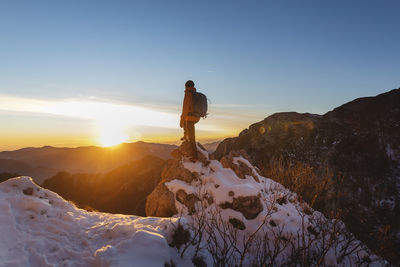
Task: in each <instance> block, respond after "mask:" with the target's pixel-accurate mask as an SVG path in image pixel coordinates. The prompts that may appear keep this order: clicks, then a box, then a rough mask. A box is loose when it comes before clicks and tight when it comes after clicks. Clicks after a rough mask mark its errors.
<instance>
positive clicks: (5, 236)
mask: <svg viewBox="0 0 400 267" xmlns="http://www.w3.org/2000/svg"><path fill="white" fill-rule="evenodd" d="M28 188H32V189H33V190H32V192H31V193H32V195H29V189H28ZM27 189H28V190H27ZM23 190H26V192H27V193H28V194H27V195H26V194H24V192H23ZM0 209H1V213H0V226H1V227H0V236H1V242H0V265H1V266H161V265H162V264H163V263H164V262H169V261H170V260H171V259H173V260H174V261H175V262H179V259H178V256H177V255H176V251H175V250H174V249H173V248H171V247H169V245H168V242H167V237H168V234H169V232H170V231H171V222H174V221H176V219H174V218H164V219H163V218H151V217H147V218H146V217H138V216H126V215H114V214H107V213H100V212H87V211H85V210H82V209H78V208H76V207H75V206H74V205H73V204H72V203H70V202H67V201H65V200H64V199H62V198H61V197H60V196H58V195H57V194H55V193H53V192H51V191H49V190H46V189H43V188H41V187H39V186H37V185H36V184H34V182H33V180H32V179H31V178H30V177H17V178H13V179H10V180H8V181H5V182H3V183H1V184H0ZM160 264H161V265H160Z"/></svg>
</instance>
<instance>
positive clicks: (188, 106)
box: [180, 80, 200, 162]
mask: <svg viewBox="0 0 400 267" xmlns="http://www.w3.org/2000/svg"><path fill="white" fill-rule="evenodd" d="M195 93H196V88H195V87H194V82H193V81H191V80H189V81H187V82H186V83H185V98H184V99H183V108H182V115H181V121H180V127H181V128H183V137H182V138H181V140H182V141H189V143H190V148H191V154H192V155H191V158H190V160H191V161H193V162H195V161H197V160H198V156H197V147H196V136H195V128H194V125H195V124H196V123H197V122H198V121H199V120H200V116H197V114H195V113H194V100H193V95H194V94H195Z"/></svg>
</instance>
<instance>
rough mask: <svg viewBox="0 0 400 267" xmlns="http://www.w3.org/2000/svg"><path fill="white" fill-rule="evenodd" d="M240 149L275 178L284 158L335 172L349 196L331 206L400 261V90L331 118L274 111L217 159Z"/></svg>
mask: <svg viewBox="0 0 400 267" xmlns="http://www.w3.org/2000/svg"><path fill="white" fill-rule="evenodd" d="M239 150H242V151H245V152H246V153H247V154H248V155H249V156H250V159H251V161H252V162H253V163H254V164H255V165H256V166H257V167H258V168H259V169H260V170H261V172H262V174H263V175H264V176H267V177H269V176H268V174H269V173H270V172H271V168H273V164H272V163H274V162H276V161H279V160H282V159H283V160H284V161H285V164H286V165H285V166H294V165H295V164H297V163H301V164H305V165H306V166H309V167H310V168H311V169H312V170H313V171H314V172H315V173H317V175H319V174H321V173H322V172H323V171H325V170H326V169H329V170H330V171H332V172H333V177H334V179H336V180H335V181H334V182H333V185H332V186H331V188H329V190H330V191H329V192H333V191H337V192H340V193H341V195H342V196H345V197H343V198H342V199H336V200H335V201H337V203H325V205H326V207H327V206H329V205H331V207H330V208H331V211H332V209H333V211H337V210H339V209H343V210H344V211H345V212H346V214H347V215H346V218H344V219H345V222H346V224H347V225H348V226H349V227H350V229H351V230H352V231H353V232H354V233H356V234H357V236H358V237H359V238H360V239H361V240H363V241H365V242H366V243H367V244H368V245H369V246H371V247H374V249H375V250H379V249H381V248H380V246H388V248H387V251H390V252H391V253H392V255H390V256H388V255H386V256H387V257H391V258H392V260H393V261H395V262H400V258H399V255H398V253H397V252H398V249H400V88H399V89H393V90H391V91H389V92H386V93H383V94H380V95H377V96H375V97H363V98H358V99H355V100H353V101H351V102H348V103H346V104H344V105H342V106H340V107H337V108H335V109H334V110H332V111H330V112H327V113H326V114H324V115H315V114H310V113H303V114H300V113H296V112H285V113H276V114H273V115H271V116H269V117H267V118H265V119H264V120H263V121H260V122H257V123H255V124H252V125H250V127H249V128H248V129H245V130H243V131H242V132H241V133H240V134H239V136H237V137H235V138H228V139H225V140H224V141H223V142H221V144H220V145H219V146H218V148H217V149H216V151H215V152H214V154H213V156H214V157H215V158H217V159H221V158H222V157H223V156H224V155H227V154H229V153H230V152H231V151H239ZM340 177H344V180H343V181H342V182H341V180H340ZM271 178H272V179H274V177H272V176H271ZM329 192H328V193H329ZM332 202H333V201H332ZM384 236H385V237H384ZM381 239H382V240H381ZM384 239H385V240H384ZM387 251H386V252H387ZM396 251H397V252H396Z"/></svg>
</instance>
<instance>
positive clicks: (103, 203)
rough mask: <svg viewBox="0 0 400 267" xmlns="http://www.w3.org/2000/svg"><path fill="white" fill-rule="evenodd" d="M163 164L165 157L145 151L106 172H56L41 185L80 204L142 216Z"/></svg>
mask: <svg viewBox="0 0 400 267" xmlns="http://www.w3.org/2000/svg"><path fill="white" fill-rule="evenodd" d="M164 164H165V161H164V160H162V159H160V158H158V157H155V156H151V155H148V156H145V157H144V158H142V159H139V160H135V161H132V162H130V163H127V164H124V165H123V166H120V167H118V168H116V169H114V170H112V171H110V172H107V173H99V174H85V173H82V174H70V173H68V172H59V173H58V174H57V175H55V176H53V177H52V178H50V179H47V180H46V181H45V182H44V183H43V187H44V188H47V189H50V190H52V191H54V192H56V193H58V194H59V195H61V196H62V197H63V198H65V199H67V200H71V201H73V202H74V203H75V204H76V205H78V206H79V207H81V208H85V209H90V208H92V209H95V210H99V211H102V212H110V213H120V214H134V215H140V216H145V211H144V207H145V203H146V197H147V196H148V195H149V194H150V193H151V192H152V191H153V189H154V188H155V187H156V185H157V184H158V183H159V181H160V179H161V171H162V169H163V167H164Z"/></svg>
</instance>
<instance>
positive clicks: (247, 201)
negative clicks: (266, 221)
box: [219, 196, 263, 220]
mask: <svg viewBox="0 0 400 267" xmlns="http://www.w3.org/2000/svg"><path fill="white" fill-rule="evenodd" d="M219 206H220V207H221V208H223V209H233V210H236V211H239V212H241V213H242V214H243V216H244V217H245V218H246V219H248V220H251V219H254V218H256V217H257V215H258V214H259V213H260V212H261V211H263V206H262V204H261V201H260V198H259V197H258V196H247V197H237V198H233V201H232V202H231V203H230V202H225V203H222V204H220V205H219Z"/></svg>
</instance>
